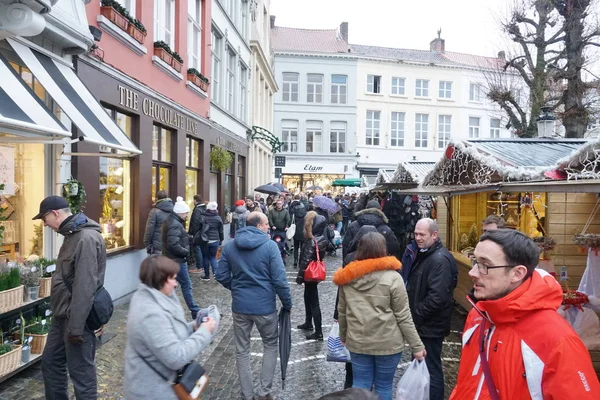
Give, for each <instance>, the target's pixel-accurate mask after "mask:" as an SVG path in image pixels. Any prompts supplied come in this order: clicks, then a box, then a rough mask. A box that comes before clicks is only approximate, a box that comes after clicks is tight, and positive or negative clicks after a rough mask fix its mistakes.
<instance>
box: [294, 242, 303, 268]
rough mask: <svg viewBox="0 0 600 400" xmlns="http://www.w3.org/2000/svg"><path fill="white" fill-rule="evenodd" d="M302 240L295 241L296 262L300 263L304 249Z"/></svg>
mask: <svg viewBox="0 0 600 400" xmlns="http://www.w3.org/2000/svg"><path fill="white" fill-rule="evenodd" d="M302 242H303V241H302V240H296V239H294V262H295V263H298V254H300V249H302Z"/></svg>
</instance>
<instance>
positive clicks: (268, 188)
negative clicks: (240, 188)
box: [254, 183, 281, 194]
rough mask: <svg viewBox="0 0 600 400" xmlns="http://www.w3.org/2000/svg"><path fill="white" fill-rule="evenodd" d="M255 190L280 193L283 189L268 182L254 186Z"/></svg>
mask: <svg viewBox="0 0 600 400" xmlns="http://www.w3.org/2000/svg"><path fill="white" fill-rule="evenodd" d="M254 191H255V192H260V193H264V194H280V193H281V190H279V188H277V187H275V186H273V185H271V184H270V183H267V184H266V185H260V186H259V187H257V188H254Z"/></svg>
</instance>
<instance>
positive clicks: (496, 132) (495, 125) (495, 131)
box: [490, 118, 500, 139]
mask: <svg viewBox="0 0 600 400" xmlns="http://www.w3.org/2000/svg"><path fill="white" fill-rule="evenodd" d="M490 138H492V139H498V138H500V119H499V118H492V119H490Z"/></svg>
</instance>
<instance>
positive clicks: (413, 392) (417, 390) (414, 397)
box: [396, 358, 429, 400]
mask: <svg viewBox="0 0 600 400" xmlns="http://www.w3.org/2000/svg"><path fill="white" fill-rule="evenodd" d="M396 400H429V371H428V370H427V364H426V363H425V361H419V360H417V359H416V358H415V359H414V360H413V362H412V363H411V364H410V365H409V366H408V368H407V369H406V372H404V375H402V378H400V382H398V389H397V390H396Z"/></svg>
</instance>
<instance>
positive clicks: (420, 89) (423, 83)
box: [415, 79, 429, 97]
mask: <svg viewBox="0 0 600 400" xmlns="http://www.w3.org/2000/svg"><path fill="white" fill-rule="evenodd" d="M415 96H416V97H429V81H428V80H427V79H417V80H416V82H415Z"/></svg>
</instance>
